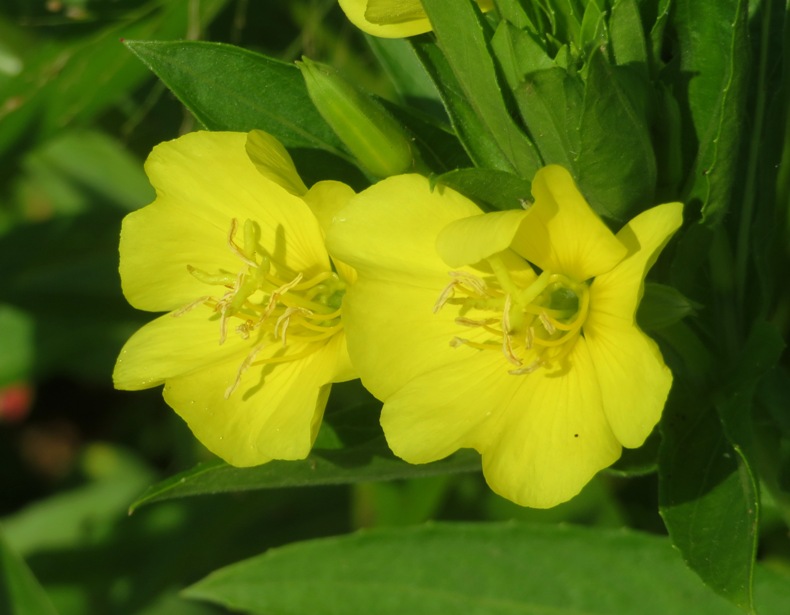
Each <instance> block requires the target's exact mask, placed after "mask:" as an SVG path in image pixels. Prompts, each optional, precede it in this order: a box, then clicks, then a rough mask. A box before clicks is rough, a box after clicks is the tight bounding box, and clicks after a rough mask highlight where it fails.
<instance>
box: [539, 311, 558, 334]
mask: <svg viewBox="0 0 790 615" xmlns="http://www.w3.org/2000/svg"><path fill="white" fill-rule="evenodd" d="M538 318H539V319H540V324H542V325H543V328H544V329H546V333H548V334H549V335H554V333H555V332H556V331H557V329H556V328H555V327H554V325H553V324H552V322H551V320H549V317H548V316H547V315H546V312H541V313H540V314H538Z"/></svg>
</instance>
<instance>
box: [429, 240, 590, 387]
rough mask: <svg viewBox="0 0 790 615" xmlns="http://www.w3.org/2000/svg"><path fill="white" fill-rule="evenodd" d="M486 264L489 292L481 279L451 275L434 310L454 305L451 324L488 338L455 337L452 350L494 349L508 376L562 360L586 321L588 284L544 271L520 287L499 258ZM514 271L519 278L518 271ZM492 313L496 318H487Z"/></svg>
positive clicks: (489, 259) (460, 273) (464, 274)
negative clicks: (455, 313) (489, 273)
mask: <svg viewBox="0 0 790 615" xmlns="http://www.w3.org/2000/svg"><path fill="white" fill-rule="evenodd" d="M486 260H487V262H488V264H489V265H490V267H491V271H492V272H493V274H494V278H495V280H496V283H495V284H493V285H492V286H490V287H489V286H488V285H487V284H486V283H485V281H484V280H483V278H481V277H478V276H475V275H473V274H471V273H468V272H452V273H451V276H452V279H451V281H450V283H449V284H448V285H447V286H446V287H445V288H444V289H443V290H442V292H441V294H440V296H439V299H438V300H437V302H436V304H435V306H434V311H435V312H436V311H438V310H440V309H442V308H443V307H444V306H446V305H448V304H449V305H453V306H458V307H457V309H458V310H459V315H458V316H457V317H456V318H455V322H456V324H458V325H459V326H464V327H474V328H477V329H482V331H483V332H485V333H489V334H490V335H491V336H492V337H491V339H489V340H480V341H471V340H469V339H466V338H462V337H455V338H453V339H452V340H451V342H450V343H451V345H452V346H453V347H458V346H468V347H469V348H473V349H476V350H493V349H497V348H498V349H499V351H500V352H501V353H502V355H503V356H504V357H505V359H506V360H507V362H508V363H510V364H511V365H515V366H516V369H511V370H509V373H510V374H513V375H521V374H529V373H532V372H534V371H535V370H537V369H539V368H541V367H544V368H546V369H552V368H553V366H555V365H557V364H558V363H559V362H561V361H563V360H565V358H566V357H567V356H568V355H569V354H570V352H571V350H572V349H573V347H574V345H575V344H576V340H577V339H578V337H579V336H580V335H581V331H582V327H583V325H584V322H585V320H586V318H587V313H588V309H589V300H590V294H589V287H588V285H587V284H586V283H584V282H576V281H574V280H572V279H570V278H568V277H566V276H564V275H562V274H556V273H552V272H550V271H543V272H541V273H540V275H538V276H537V277H535V278H533V279H532V280H531V281H530V282H529V283H528V284H527V285H526V286H524V287H521V286H520V285H519V284H518V283H517V282H516V280H517V279H520V278H519V277H516V274H515V273H513V274H511V271H510V270H509V269H508V268H507V266H506V265H505V260H504V258H502V257H501V256H500V255H495V256H493V257H489V258H487V259H486ZM518 271H519V274H518V275H521V270H518ZM522 277H523V276H522ZM489 279H490V278H489ZM473 281H474V282H473ZM481 312H483V314H481ZM486 312H487V313H488V315H486V314H485V313H486ZM492 313H494V314H498V315H499V317H498V318H493V317H491V315H492ZM497 325H498V326H497Z"/></svg>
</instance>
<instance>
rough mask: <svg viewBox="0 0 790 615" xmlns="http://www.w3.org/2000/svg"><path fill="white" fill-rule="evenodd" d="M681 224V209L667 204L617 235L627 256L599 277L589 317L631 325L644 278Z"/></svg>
mask: <svg viewBox="0 0 790 615" xmlns="http://www.w3.org/2000/svg"><path fill="white" fill-rule="evenodd" d="M682 222H683V205H682V204H681V203H667V204H665V205H658V206H657V207H653V208H651V209H648V210H647V211H645V212H643V213H641V214H639V215H638V216H637V217H636V218H634V219H633V220H631V221H630V222H629V223H628V224H626V225H625V226H624V227H623V228H622V229H621V230H620V232H619V233H618V234H617V239H618V240H619V241H620V242H621V243H622V244H623V245H624V246H625V247H626V249H627V250H628V256H627V258H625V259H624V260H623V261H622V262H621V263H619V264H618V265H617V267H616V268H614V269H613V270H612V271H609V272H608V273H605V274H603V275H600V276H598V277H597V278H596V279H595V282H594V283H593V284H592V287H591V289H590V292H591V293H592V295H591V305H592V310H591V317H592V318H594V317H595V315H596V314H601V313H606V314H610V315H612V316H617V317H618V318H622V319H625V320H626V321H628V322H633V321H634V317H635V315H636V308H637V307H638V305H639V300H640V299H641V298H642V292H643V286H644V280H645V276H646V275H647V272H648V271H649V270H650V268H651V267H652V266H653V263H655V261H656V258H658V255H659V254H660V253H661V250H662V249H663V248H664V246H665V245H666V244H667V242H668V241H669V239H670V238H671V237H672V235H673V234H674V233H675V231H677V230H678V228H680V225H681V224H682Z"/></svg>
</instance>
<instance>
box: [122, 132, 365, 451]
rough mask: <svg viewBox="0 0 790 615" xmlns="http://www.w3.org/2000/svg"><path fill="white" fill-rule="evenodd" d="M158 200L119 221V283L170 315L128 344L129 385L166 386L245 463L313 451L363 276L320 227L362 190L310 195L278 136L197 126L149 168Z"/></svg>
mask: <svg viewBox="0 0 790 615" xmlns="http://www.w3.org/2000/svg"><path fill="white" fill-rule="evenodd" d="M146 172H147V174H148V177H149V178H150V180H151V183H152V184H153V186H154V187H155V188H156V192H157V197H156V200H155V201H154V202H153V203H151V204H150V205H148V206H147V207H144V208H142V209H140V210H139V211H136V212H133V213H131V214H129V215H128V216H127V217H126V218H125V219H124V221H123V226H122V229H121V245H120V253H121V264H120V272H121V282H122V286H123V292H124V294H125V296H126V298H127V299H128V301H129V302H130V303H131V304H132V305H133V306H135V307H136V308H138V309H141V310H148V311H153V312H169V313H168V314H166V315H163V316H160V317H159V318H157V319H156V320H154V321H153V322H151V323H149V324H147V325H145V326H144V327H142V328H141V329H140V330H139V331H137V332H136V333H135V334H134V335H133V336H132V337H131V339H129V341H128V342H127V343H126V345H125V346H124V348H123V350H122V351H121V354H120V356H119V358H118V362H117V364H116V366H115V372H114V375H113V378H114V381H115V386H116V387H117V388H119V389H126V390H138V389H145V388H149V387H154V386H157V385H160V384H164V385H165V386H164V397H165V400H166V401H167V403H168V404H169V405H170V406H171V407H172V408H173V409H175V411H176V412H178V414H179V415H181V417H182V418H183V419H184V420H185V421H186V422H187V423H188V424H189V427H190V428H191V429H192V431H193V432H194V433H195V435H196V436H197V438H198V439H199V440H200V441H201V442H202V443H203V444H205V445H206V447H208V448H209V449H210V450H211V451H213V452H214V453H216V454H217V455H219V456H220V457H222V458H223V459H225V460H226V461H228V462H229V463H232V464H234V465H237V466H250V465H256V464H260V463H264V462H266V461H269V460H271V459H300V458H304V457H305V456H306V455H307V454H308V452H309V451H310V448H311V446H312V443H313V441H314V439H315V435H316V433H317V430H318V427H319V425H320V422H321V418H322V415H323V411H324V406H325V405H326V400H327V396H328V395H329V389H330V383H332V382H339V381H342V380H348V379H350V378H352V377H354V374H353V372H352V370H351V367H350V363H349V361H348V355H347V351H346V344H345V333H344V331H343V320H342V318H341V312H342V310H343V308H342V305H341V303H342V300H343V295H344V292H345V286H346V283H347V282H349V281H350V278H351V277H353V271H352V270H350V269H349V268H348V267H346V266H344V265H343V264H342V263H335V268H334V269H333V266H332V261H331V259H330V256H329V254H328V253H327V250H326V246H325V244H324V231H323V230H322V224H323V223H324V222H325V221H327V220H329V219H331V216H332V215H333V212H334V211H335V210H336V209H338V208H340V207H342V206H343V205H345V203H347V201H348V200H349V199H350V198H351V196H353V191H352V190H351V189H350V188H349V187H348V186H346V185H344V184H340V183H337V182H319V183H318V184H316V185H314V186H313V187H312V188H311V189H310V190H307V188H306V187H305V185H304V184H303V183H302V180H301V179H300V178H299V175H298V174H297V172H296V170H295V168H294V166H293V163H292V161H291V158H290V156H289V155H288V153H287V151H286V150H285V148H283V146H282V145H281V144H280V143H279V142H278V141H277V140H276V139H274V138H273V137H271V136H270V135H268V134H266V133H263V132H260V131H254V132H251V133H249V135H247V134H244V133H221V132H197V133H192V134H188V135H186V136H184V137H181V138H179V139H176V140H175V141H170V142H168V143H163V144H161V145H159V146H158V147H156V148H155V149H154V151H153V152H152V153H151V155H150V157H149V158H148V161H147V162H146Z"/></svg>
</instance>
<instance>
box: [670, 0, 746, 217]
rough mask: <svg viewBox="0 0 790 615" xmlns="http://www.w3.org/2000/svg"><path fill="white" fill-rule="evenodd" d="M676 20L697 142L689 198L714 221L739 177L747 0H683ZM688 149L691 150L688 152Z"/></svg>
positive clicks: (688, 140)
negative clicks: (738, 164)
mask: <svg viewBox="0 0 790 615" xmlns="http://www.w3.org/2000/svg"><path fill="white" fill-rule="evenodd" d="M674 9H675V10H674V11H673V13H672V16H671V19H672V21H673V27H674V30H675V31H676V33H677V37H678V43H679V49H680V74H679V77H678V79H679V80H680V81H682V82H683V83H684V86H683V87H682V88H681V91H687V92H688V100H687V101H685V103H686V105H687V107H688V109H689V111H690V117H689V118H688V121H690V122H691V124H692V126H693V134H689V135H686V137H685V139H684V141H685V142H686V143H688V144H693V143H696V144H697V150H696V156H695V157H694V161H693V167H692V170H691V173H690V175H689V177H688V179H687V182H686V193H687V196H686V198H685V199H684V200H685V201H686V202H689V201H691V200H694V199H699V200H700V202H701V203H702V214H703V219H704V221H706V222H708V223H710V224H714V223H716V222H717V221H718V220H720V219H721V217H722V216H723V215H724V213H725V212H726V210H727V207H728V205H729V202H730V198H731V192H732V188H733V186H734V185H735V183H736V182H738V181H741V180H739V179H738V173H737V172H736V164H737V162H738V156H737V155H736V153H737V152H738V149H739V145H740V141H741V137H742V130H743V127H744V125H745V124H744V110H745V102H746V95H747V87H746V84H747V71H748V70H749V58H750V52H749V44H748V8H747V2H746V0H726V1H722V0H678V1H677V2H676V3H675V7H674ZM687 154H688V153H687Z"/></svg>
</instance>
